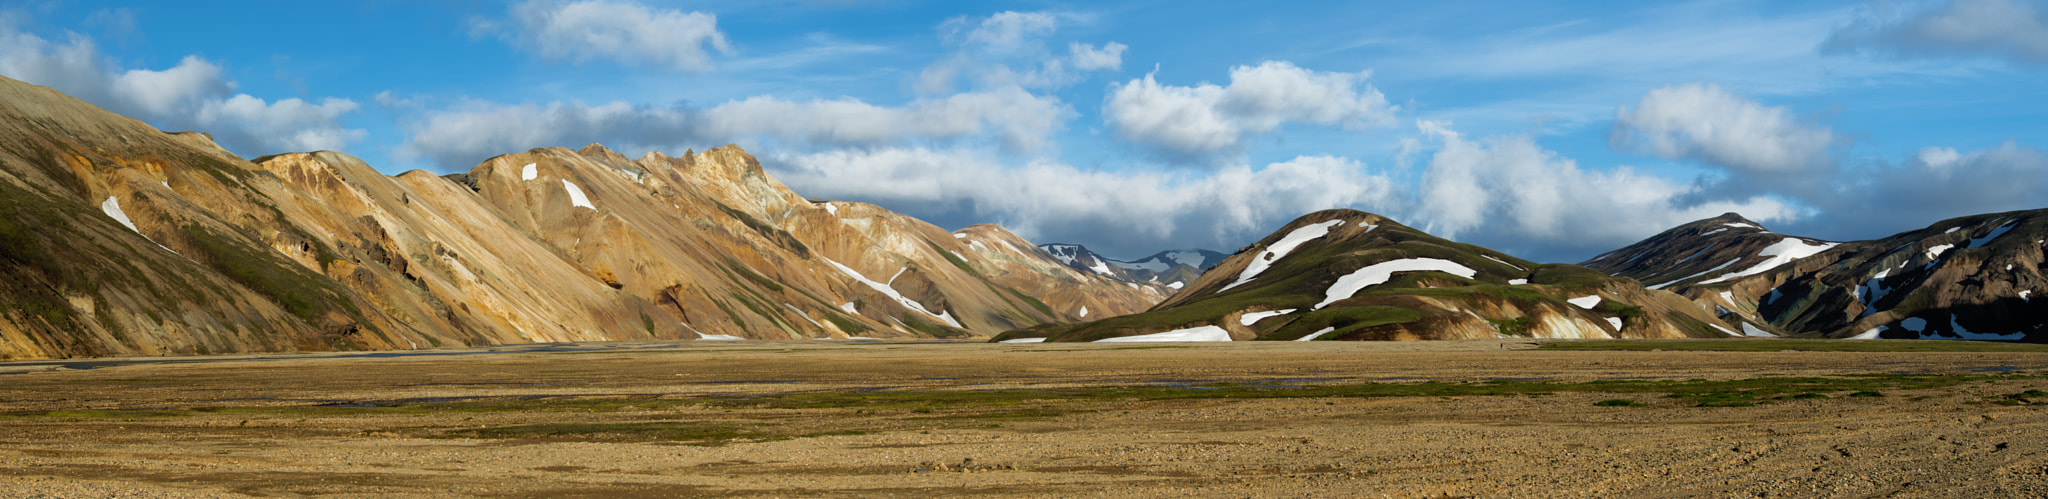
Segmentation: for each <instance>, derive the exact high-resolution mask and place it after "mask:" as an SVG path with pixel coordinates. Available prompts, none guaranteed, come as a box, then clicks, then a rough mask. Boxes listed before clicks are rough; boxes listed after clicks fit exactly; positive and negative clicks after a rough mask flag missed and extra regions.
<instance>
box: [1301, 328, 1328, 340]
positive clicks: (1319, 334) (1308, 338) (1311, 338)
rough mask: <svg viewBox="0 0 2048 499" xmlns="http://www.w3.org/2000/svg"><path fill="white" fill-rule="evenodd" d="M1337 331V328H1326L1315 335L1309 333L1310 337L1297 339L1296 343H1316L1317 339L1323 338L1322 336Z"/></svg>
mask: <svg viewBox="0 0 2048 499" xmlns="http://www.w3.org/2000/svg"><path fill="white" fill-rule="evenodd" d="M1336 330H1337V328H1334V327H1326V328H1323V330H1321V331H1316V332H1313V333H1309V334H1308V336H1303V337H1300V338H1295V339H1294V341H1315V339H1316V338H1320V337H1322V336H1323V335H1324V334H1327V333H1329V332H1331V331H1336Z"/></svg>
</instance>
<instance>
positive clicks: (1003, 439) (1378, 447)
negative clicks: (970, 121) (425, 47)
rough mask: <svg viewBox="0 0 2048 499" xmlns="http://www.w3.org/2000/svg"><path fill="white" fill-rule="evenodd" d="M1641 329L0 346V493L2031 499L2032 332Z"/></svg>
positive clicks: (2036, 447)
mask: <svg viewBox="0 0 2048 499" xmlns="http://www.w3.org/2000/svg"><path fill="white" fill-rule="evenodd" d="M1872 343H1875V342H1872ZM1897 344H1900V345H1910V344H1911V343H1897ZM1669 345H1671V347H1672V348H1671V349H1667V350H1663V351H1598V350H1593V351H1574V350H1555V349H1548V348H1544V349H1538V348H1536V347H1537V344H1536V343H1534V342H1528V341H1459V342H1413V343H1334V342H1307V343H1294V342H1275V343H1237V344H1128V343H1126V344H1004V345H994V344H979V343H899V342H864V343H847V342H826V341H814V342H680V343H658V342H644V343H603V344H579V345H541V346H522V347H501V348H488V349H472V350H436V351H420V352H397V353H374V354H363V353H355V354H308V355H289V356H242V357H206V358H177V359H126V360H88V361H47V362H16V363H0V496H7V497H34V496H37V495H39V494H40V495H46V496H51V497H192V496H241V495H252V496H273V497H275V496H315V495H317V496H326V497H351V496H378V497H394V496H396V497H403V496H419V497H447V496H489V497H496V496H515V497H526V496H532V497H575V496H604V497H676V496H782V497H788V496H820V495H825V496H829V495H844V496H862V497H873V496H915V497H927V496H934V495H940V494H943V495H983V496H1048V497H1099V496H1112V497H1129V496H1141V497H1162V496H1230V497H1282V496H1284V497H1358V496H1381V495H1386V496H1392V497H1444V496H1452V497H1458V496H1474V497H1505V496H1514V497H1583V496H1600V497H1607V496H1654V497H1668V496H1711V497H1765V496H1769V497H1780V496H1783V497H1838V496H1839V497H1873V496H1907V497H2009V496H2017V497H2040V496H2044V495H2048V427H2044V426H2048V353H2044V352H2042V351H2039V349H2027V350H2024V351H1984V352H1952V351H1892V352H1816V351H1687V350H1685V349H1684V348H1681V347H1682V346H1684V345H1698V344H1697V343H1687V344H1680V343H1671V344H1669ZM1742 345H1756V343H1743V344H1742ZM1687 348H1690V347H1687ZM1934 348H1936V347H1929V349H1934ZM1942 348H1946V347H1942ZM1908 349H1909V350H1910V349H1911V348H1908Z"/></svg>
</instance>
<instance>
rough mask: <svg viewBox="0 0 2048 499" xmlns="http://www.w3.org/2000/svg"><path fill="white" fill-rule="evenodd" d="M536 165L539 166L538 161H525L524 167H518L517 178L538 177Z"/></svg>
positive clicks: (538, 170) (528, 178)
mask: <svg viewBox="0 0 2048 499" xmlns="http://www.w3.org/2000/svg"><path fill="white" fill-rule="evenodd" d="M538 166H540V164H539V163H527V164H526V167H525V168H520V169H519V180H533V179H534V178H537V177H540V168H538Z"/></svg>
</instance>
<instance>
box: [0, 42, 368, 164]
mask: <svg viewBox="0 0 2048 499" xmlns="http://www.w3.org/2000/svg"><path fill="white" fill-rule="evenodd" d="M0 47H5V48H4V49H0V74H5V75H8V76H9V77H12V78H16V79H19V80H22V81H25V82H29V83H34V84H38V85H44V86H48V87H51V88H55V89H57V90H58V91H61V92H64V93H66V94H69V95H71V96H73V97H77V98H79V99H82V100H85V101H86V102H91V103H93V104H94V105H98V106H100V107H103V108H106V109H107V110H110V111H113V112H116V113H120V114H123V115H126V116H129V117H133V118H137V119H141V120H143V121H144V122H148V123H149V124H151V125H153V126H156V127H157V128H160V129H165V130H174V131H183V130H196V131H202V132H207V133H210V134H212V135H213V136H214V139H215V140H216V141H218V142H219V143H220V144H221V146H222V147H226V148H228V150H231V151H236V152H237V153H241V154H246V155H258V154H268V153H276V152H286V151H307V150H316V149H333V150H339V149H343V148H344V147H345V146H347V145H348V144H349V143H351V142H355V141H358V140H361V139H362V138H363V137H364V136H365V135H366V134H367V133H366V132H364V131H363V130H361V129H353V128H348V127H346V126H344V125H342V124H341V119H342V118H343V117H344V116H346V115H349V114H351V113H354V112H355V111H356V110H357V105H356V103H355V102H354V101H351V100H348V99H335V98H328V99H323V100H321V101H320V102H319V103H313V102H308V101H305V100H302V99H297V98H288V99H283V100H278V101H274V102H273V101H267V100H264V99H262V98H258V97H255V96H251V95H248V94H238V93H234V90H235V83H234V82H233V81H230V80H228V79H227V78H226V77H225V76H224V75H223V74H222V71H221V68H220V66H219V65H217V64H214V63H213V62H211V61H207V60H206V59H203V58H200V57H198V56H186V57H185V58H184V59H182V60H180V61H178V64H177V65H176V66H172V67H170V68H167V69H162V70H154V69H142V68H135V69H122V68H119V67H117V66H115V65H113V63H111V62H109V60H110V59H109V58H107V57H105V56H104V55H102V54H101V53H100V51H99V49H98V47H97V46H96V45H94V43H93V41H92V39H90V38H87V37H85V36H82V35H78V34H75V33H72V34H69V35H68V37H67V38H66V39H65V40H64V41H61V42H57V41H51V40H48V39H44V38H42V37H40V36H37V35H34V34H30V33H25V32H4V33H0Z"/></svg>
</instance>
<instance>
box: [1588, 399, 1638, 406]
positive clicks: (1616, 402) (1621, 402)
mask: <svg viewBox="0 0 2048 499" xmlns="http://www.w3.org/2000/svg"><path fill="white" fill-rule="evenodd" d="M1593 405H1596V406H1600V407H1648V406H1649V405H1650V404H1645V403H1642V402H1637V401H1634V400H1629V399H1607V400H1602V401H1599V402H1594V403H1593Z"/></svg>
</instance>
